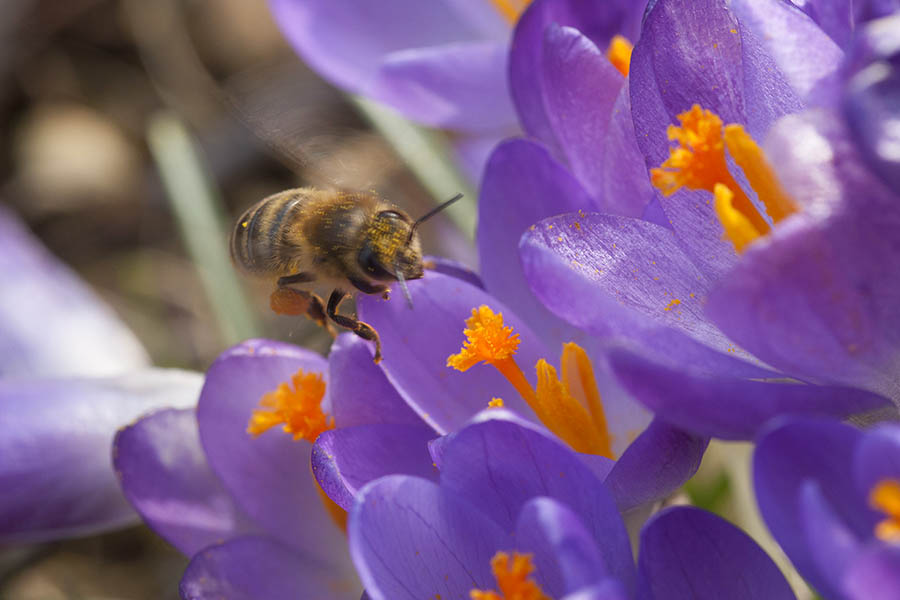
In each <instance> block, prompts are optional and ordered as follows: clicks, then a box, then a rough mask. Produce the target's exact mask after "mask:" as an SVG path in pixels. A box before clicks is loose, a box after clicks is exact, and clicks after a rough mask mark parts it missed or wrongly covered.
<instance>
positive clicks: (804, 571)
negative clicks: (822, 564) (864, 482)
mask: <svg viewBox="0 0 900 600" xmlns="http://www.w3.org/2000/svg"><path fill="white" fill-rule="evenodd" d="M863 435H864V434H863V433H862V432H860V431H858V430H856V429H854V428H853V427H850V426H848V425H843V424H841V423H836V422H833V421H827V420H821V421H818V420H799V419H797V420H791V421H787V422H786V423H784V424H782V425H781V426H778V427H776V428H775V429H773V430H771V431H769V432H768V433H766V434H764V435H763V436H762V437H761V439H760V440H759V441H758V443H757V446H756V452H755V453H754V455H753V486H754V489H755V490H756V498H757V503H758V505H759V510H760V512H761V513H762V516H763V519H764V520H765V521H766V525H768V527H769V530H770V531H771V532H772V535H773V536H774V537H775V539H776V540H777V541H778V543H779V544H780V545H781V547H782V548H784V551H785V552H786V553H787V555H788V556H789V557H790V559H791V562H793V563H794V565H795V566H796V567H797V570H798V571H799V572H800V574H801V575H803V576H804V577H805V578H806V579H808V580H809V581H810V583H812V585H814V586H815V587H816V588H818V589H825V588H826V587H827V582H826V580H825V579H824V578H823V577H822V575H821V574H820V573H819V569H818V565H817V564H816V562H815V560H814V559H813V557H812V555H811V553H810V549H809V547H808V544H807V538H806V535H805V532H804V530H803V528H801V527H798V526H797V524H798V523H802V522H803V515H802V513H801V504H800V499H801V492H802V489H803V486H804V485H805V482H807V481H814V482H815V483H816V484H818V486H819V487H820V489H821V492H822V495H823V496H824V497H825V498H827V499H828V501H829V504H830V506H831V507H832V508H833V509H834V512H835V513H836V516H837V518H838V519H840V520H841V521H842V522H843V523H844V524H845V525H846V526H847V527H848V529H849V531H850V532H851V533H853V534H855V535H856V536H857V537H858V538H860V539H866V538H867V537H868V536H869V535H871V532H872V530H873V527H874V526H875V523H876V522H877V515H875V514H874V513H873V512H872V511H870V510H869V509H868V508H867V507H866V505H865V500H864V497H862V496H861V495H860V494H859V493H858V492H857V490H856V486H855V485H854V481H853V458H854V454H855V450H856V448H857V447H858V445H859V443H860V442H861V440H862V438H863ZM786 456H789V457H791V460H790V461H786V460H785V459H784V457H786Z"/></svg>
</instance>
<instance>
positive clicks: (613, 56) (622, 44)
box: [606, 34, 634, 77]
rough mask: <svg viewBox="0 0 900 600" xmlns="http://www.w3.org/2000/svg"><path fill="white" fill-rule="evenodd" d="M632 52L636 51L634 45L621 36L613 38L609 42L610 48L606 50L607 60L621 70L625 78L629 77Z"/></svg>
mask: <svg viewBox="0 0 900 600" xmlns="http://www.w3.org/2000/svg"><path fill="white" fill-rule="evenodd" d="M632 50H634V44H632V43H631V42H629V41H628V38H626V37H625V36H623V35H619V34H616V35H614V36H613V38H612V39H611V40H610V41H609V48H607V49H606V58H608V59H609V62H611V63H612V64H613V66H614V67H615V68H616V69H618V70H619V73H621V74H622V76H623V77H628V69H629V68H630V67H631V51H632Z"/></svg>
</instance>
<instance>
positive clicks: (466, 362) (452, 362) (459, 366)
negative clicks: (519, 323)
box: [447, 304, 520, 371]
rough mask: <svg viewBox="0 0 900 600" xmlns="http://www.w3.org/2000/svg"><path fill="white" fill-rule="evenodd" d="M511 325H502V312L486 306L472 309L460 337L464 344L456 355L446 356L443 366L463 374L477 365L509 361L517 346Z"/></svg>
mask: <svg viewBox="0 0 900 600" xmlns="http://www.w3.org/2000/svg"><path fill="white" fill-rule="evenodd" d="M512 331H513V328H512V326H508V327H507V326H504V324H503V313H495V312H494V311H492V310H491V309H490V307H488V306H486V305H484V304H483V305H481V306H479V307H478V308H473V309H472V316H471V317H469V318H468V319H466V328H465V329H464V330H463V334H464V335H465V336H466V341H464V342H463V347H462V349H461V350H460V351H459V353H457V354H452V355H450V356H449V357H447V366H448V367H453V368H454V369H456V370H458V371H466V370H468V369H470V368H471V367H473V366H474V365H476V364H478V363H480V362H486V363H488V364H494V363H497V362H499V361H503V360H506V359H508V358H512V356H513V355H514V354H515V353H516V349H517V348H518V347H519V342H520V340H519V334H517V333H516V334H514V333H513V332H512Z"/></svg>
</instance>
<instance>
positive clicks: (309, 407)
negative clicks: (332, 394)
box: [247, 369, 334, 442]
mask: <svg viewBox="0 0 900 600" xmlns="http://www.w3.org/2000/svg"><path fill="white" fill-rule="evenodd" d="M291 384H293V387H292V386H291V385H289V384H287V383H281V384H280V385H279V386H278V388H277V389H275V390H274V391H271V392H268V393H266V394H264V395H263V397H262V399H260V401H259V405H260V407H261V408H258V409H256V410H254V411H253V415H252V416H251V417H250V422H249V423H248V424H247V433H249V434H250V435H252V436H253V437H256V436H259V435H260V434H262V433H265V432H266V431H268V430H269V429H271V428H272V427H275V426H276V425H283V427H282V429H283V430H284V432H285V433H290V434H292V435H293V436H294V440H300V439H304V440H307V441H310V442H314V441H315V440H316V438H317V437H319V434H321V433H322V432H323V431H327V430H329V429H333V428H334V418H332V417H330V416H328V415H326V414H325V413H324V412H322V398H323V397H324V396H325V381H324V380H323V379H322V376H321V375H319V374H318V373H304V372H303V369H300V370H298V371H297V372H296V373H295V374H294V375H293V376H292V377H291Z"/></svg>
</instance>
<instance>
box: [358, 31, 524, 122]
mask: <svg viewBox="0 0 900 600" xmlns="http://www.w3.org/2000/svg"><path fill="white" fill-rule="evenodd" d="M407 23H409V22H407ZM506 55H507V42H506V40H500V41H471V42H456V43H454V44H447V45H444V46H438V47H429V48H415V49H408V50H402V51H398V52H393V53H391V54H389V55H387V56H385V57H384V60H383V62H382V64H381V67H380V69H379V71H378V74H377V78H376V80H375V82H374V84H373V87H372V88H371V89H369V90H367V93H368V94H369V95H371V96H372V97H374V98H376V99H378V100H379V101H381V102H384V103H385V104H388V105H389V106H392V107H393V108H395V109H397V110H398V111H399V112H400V113H402V114H403V115H405V116H407V117H409V118H411V119H415V120H416V121H421V122H423V123H427V124H429V125H432V126H435V127H446V128H451V129H462V130H466V131H470V132H480V131H505V130H507V129H509V128H512V127H514V126H515V112H514V111H513V107H512V101H511V100H510V98H509V92H508V91H507V89H506V78H505V77H504V75H505V73H506Z"/></svg>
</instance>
